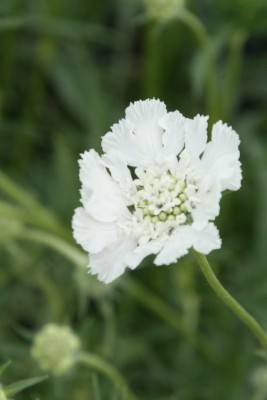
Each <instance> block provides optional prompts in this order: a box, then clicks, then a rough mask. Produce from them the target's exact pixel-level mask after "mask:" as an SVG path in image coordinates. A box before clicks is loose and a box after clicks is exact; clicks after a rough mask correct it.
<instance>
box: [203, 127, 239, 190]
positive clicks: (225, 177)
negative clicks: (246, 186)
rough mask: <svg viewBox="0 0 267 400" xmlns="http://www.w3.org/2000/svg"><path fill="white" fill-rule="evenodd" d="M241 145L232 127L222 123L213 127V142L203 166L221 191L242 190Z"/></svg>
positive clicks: (208, 148) (206, 151)
mask: <svg viewBox="0 0 267 400" xmlns="http://www.w3.org/2000/svg"><path fill="white" fill-rule="evenodd" d="M239 143H240V140H239V136H238V134H237V133H236V132H235V131H234V130H233V129H232V128H231V127H229V126H227V125H226V124H223V123H222V122H221V121H219V122H217V123H216V124H215V125H214V126H213V129H212V140H211V141H210V142H209V143H208V144H207V146H206V149H205V152H204V154H203V157H202V159H201V164H202V168H203V170H204V171H205V172H206V176H207V177H209V179H210V183H213V182H218V183H219V184H220V187H221V191H223V190H226V189H229V190H238V189H239V188H240V185H241V180H242V171H241V164H240V161H239V156H240V153H239V148H238V147H239Z"/></svg>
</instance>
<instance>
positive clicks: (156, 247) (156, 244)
mask: <svg viewBox="0 0 267 400" xmlns="http://www.w3.org/2000/svg"><path fill="white" fill-rule="evenodd" d="M161 247H162V244H161V243H160V241H157V240H152V241H150V242H148V243H145V244H142V245H139V246H138V247H136V248H135V249H134V250H133V251H132V252H131V253H129V254H128V256H127V265H128V267H129V268H131V269H135V268H136V267H138V265H139V264H140V263H141V262H142V261H143V260H144V259H145V258H146V257H147V256H149V255H150V254H156V253H158V252H159V251H160V249H161Z"/></svg>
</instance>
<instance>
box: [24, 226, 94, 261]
mask: <svg viewBox="0 0 267 400" xmlns="http://www.w3.org/2000/svg"><path fill="white" fill-rule="evenodd" d="M19 239H23V240H29V241H35V242H39V243H42V244H44V245H46V246H48V247H50V248H52V249H54V250H56V251H58V252H59V253H60V254H62V255H64V256H65V257H66V258H67V259H69V260H70V261H72V262H73V263H74V264H76V265H77V266H85V265H86V263H87V262H88V261H87V257H86V256H85V254H84V253H83V252H81V251H80V250H77V249H76V248H75V247H74V246H72V245H71V244H69V243H68V242H66V241H65V240H63V239H60V238H59V237H57V236H55V235H52V234H51V233H46V232H44V231H41V230H38V229H28V230H24V231H22V233H21V236H19Z"/></svg>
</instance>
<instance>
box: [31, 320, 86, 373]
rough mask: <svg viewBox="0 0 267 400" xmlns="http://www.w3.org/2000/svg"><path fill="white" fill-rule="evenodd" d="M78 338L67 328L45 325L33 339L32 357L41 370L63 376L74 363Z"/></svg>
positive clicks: (77, 348)
mask: <svg viewBox="0 0 267 400" xmlns="http://www.w3.org/2000/svg"><path fill="white" fill-rule="evenodd" d="M79 348H80V341H79V338H78V337H77V336H76V335H75V334H74V333H73V332H72V330H71V329H70V328H69V327H68V326H58V325H56V324H52V323H51V324H47V325H45V326H44V327H43V328H42V329H41V330H40V331H39V332H38V333H37V334H36V336H35V337H34V342H33V346H32V350H31V354H32V357H33V358H34V359H35V360H36V361H37V362H38V364H39V366H40V368H41V369H43V370H44V371H48V372H51V373H52V374H54V375H58V376H59V375H64V374H65V373H67V372H68V371H69V370H70V368H71V367H72V366H73V365H74V364H75V362H76V355H77V353H78V351H79Z"/></svg>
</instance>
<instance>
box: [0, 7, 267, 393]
mask: <svg viewBox="0 0 267 400" xmlns="http://www.w3.org/2000/svg"><path fill="white" fill-rule="evenodd" d="M187 6H188V9H189V10H191V11H192V13H194V15H196V17H198V18H200V20H201V21H202V22H203V24H204V27H205V31H204V32H202V35H203V36H202V38H200V37H199V36H197V32H199V31H197V29H198V28H197V26H196V25H194V20H192V19H191V20H188V19H186V16H182V15H180V16H177V18H172V19H171V20H170V21H166V20H164V21H150V20H149V21H148V20H147V18H144V15H145V10H144V9H143V8H142V7H143V3H142V2H141V1H140V2H138V1H136V0H112V1H111V0H107V1H96V0H91V1H83V0H76V1H75V2H73V1H70V0H66V1H63V0H39V1H36V0H1V2H0V162H1V171H0V365H2V364H4V363H5V362H6V361H7V360H12V365H11V367H9V368H8V370H6V371H5V374H3V375H1V384H2V385H3V387H4V388H5V387H8V385H9V384H10V382H17V381H19V380H25V382H28V383H29V382H32V383H33V382H35V381H34V379H35V378H33V377H34V376H36V375H38V374H39V373H38V372H36V371H38V370H37V368H38V367H37V365H36V364H35V362H34V360H33V359H32V358H31V354H30V348H31V345H32V339H33V336H34V335H35V334H36V332H37V331H38V330H39V329H41V328H42V326H43V325H45V324H47V323H50V322H54V323H58V324H64V325H70V326H71V327H72V329H73V330H74V331H75V333H76V334H77V335H78V336H79V338H80V340H81V342H82V347H83V350H84V351H87V352H89V353H91V354H95V355H96V356H98V357H101V359H104V360H107V362H108V363H109V365H113V366H114V367H115V368H116V369H117V370H118V371H120V372H121V374H122V375H123V377H124V380H125V381H127V382H128V385H129V387H130V388H131V389H132V391H133V392H134V393H135V395H136V398H137V399H140V400H150V399H151V400H214V399H216V400H225V399H227V400H252V399H253V396H254V393H258V392H257V388H256V389H255V388H254V387H253V384H252V383H251V382H252V381H251V377H252V376H253V371H255V370H256V369H257V368H258V367H262V366H265V365H266V360H265V359H263V360H259V359H258V358H257V357H256V356H255V352H256V350H257V349H258V344H257V343H255V340H254V338H253V337H251V334H250V332H249V331H247V330H246V328H245V327H244V326H243V325H241V323H240V322H239V321H238V320H237V319H236V318H235V317H234V316H233V315H232V314H231V313H230V312H229V311H228V310H227V309H226V308H225V307H224V305H223V304H222V303H221V302H220V301H219V300H218V299H217V298H215V296H214V294H213V293H212V292H211V290H210V288H209V287H208V286H207V284H206V282H205V281H203V278H202V276H201V275H200V274H199V272H198V269H197V266H196V262H195V260H194V258H193V257H191V256H187V257H185V258H184V259H182V260H181V261H179V263H178V264H177V265H173V266H169V267H160V268H157V267H155V266H153V263H152V260H151V259H150V258H149V259H147V260H145V262H144V263H143V265H142V266H140V267H139V268H138V269H137V270H136V271H134V272H128V273H127V274H125V275H124V276H122V277H121V278H119V279H118V281H116V282H115V283H114V284H111V285H109V286H105V285H103V284H101V283H99V282H98V281H96V279H95V278H94V277H92V276H90V275H88V273H87V271H86V268H85V267H86V265H87V256H86V255H85V254H84V253H83V252H82V251H81V249H79V248H78V247H76V245H75V243H74V241H73V239H72V236H71V227H70V226H71V218H72V214H73V209H74V208H75V207H76V206H77V205H78V204H79V181H78V165H77V159H78V155H79V153H80V152H82V151H84V150H86V149H89V148H91V147H94V148H95V149H96V150H100V143H101V136H102V135H104V134H105V133H106V132H107V131H108V129H109V127H110V125H111V124H113V123H114V122H116V121H117V120H118V119H119V118H121V117H123V112H124V109H125V107H126V106H127V105H128V103H129V102H130V101H134V100H138V99H141V98H146V97H148V96H149V97H159V98H161V99H162V100H163V101H165V102H166V104H167V106H168V108H169V109H179V110H180V111H181V112H182V113H183V114H184V115H186V116H188V117H192V116H193V115H195V114H197V113H203V114H205V113H207V114H211V118H212V119H217V118H220V119H223V120H224V121H225V122H227V123H228V124H230V125H232V126H233V127H234V128H235V129H236V130H237V131H238V133H239V134H240V137H241V158H242V163H243V174H244V178H243V185H242V189H241V190H240V191H239V192H238V193H235V194H229V195H227V196H225V197H224V199H223V200H222V204H221V206H222V207H221V214H220V217H219V218H218V219H217V225H218V226H219V229H220V232H221V236H222V239H223V247H222V249H221V250H220V251H216V252H214V253H213V254H211V256H210V257H209V260H210V262H211V264H212V265H213V266H214V268H215V270H216V271H217V274H218V275H220V278H221V281H222V282H223V283H224V285H225V287H226V288H227V289H228V290H229V291H230V293H232V294H233V295H234V296H235V297H236V298H237V299H238V300H239V301H240V303H241V304H243V305H244V306H245V307H246V308H247V309H248V310H249V311H250V312H251V313H252V314H253V315H254V316H255V317H256V318H257V319H258V320H259V321H260V322H261V323H262V325H263V326H264V327H266V326H267V317H266V306H267V279H266V278H267V270H266V237H267V202H266V198H267V139H266V131H267V118H266V107H267V74H266V70H267V58H266V43H267V33H266V32H267V17H266V16H267V12H266V1H264V0H257V1H256V0H255V1H249V0H246V1H241V0H221V1H216V2H214V1H211V0H199V1H197V0H191V1H188V2H187ZM210 57H211V58H210ZM210 60H212V62H213V64H212V65H211V64H210V62H211V61H210ZM210 71H211V72H212V73H210ZM214 105H215V106H216V107H214ZM11 395H12V396H13V394H11ZM124 398H126V397H124V394H123V393H122V392H120V391H119V390H118V388H117V387H116V386H114V384H113V383H112V381H111V380H110V379H108V377H107V376H105V375H103V374H101V373H100V372H99V371H97V370H94V369H93V368H92V369H87V368H86V366H84V365H79V364H77V365H76V367H75V368H74V369H73V370H71V371H70V372H69V373H68V374H67V375H66V376H64V377H60V378H55V377H49V379H48V380H46V381H45V382H43V383H41V384H38V385H35V386H32V387H29V388H27V390H25V391H23V392H21V393H18V394H17V395H16V399H18V400H24V399H25V400H36V399H58V400H63V399H64V400H73V399H74V400H88V399H92V400H105V399H107V400H113V399H114V400H119V399H120V400H122V399H124Z"/></svg>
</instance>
